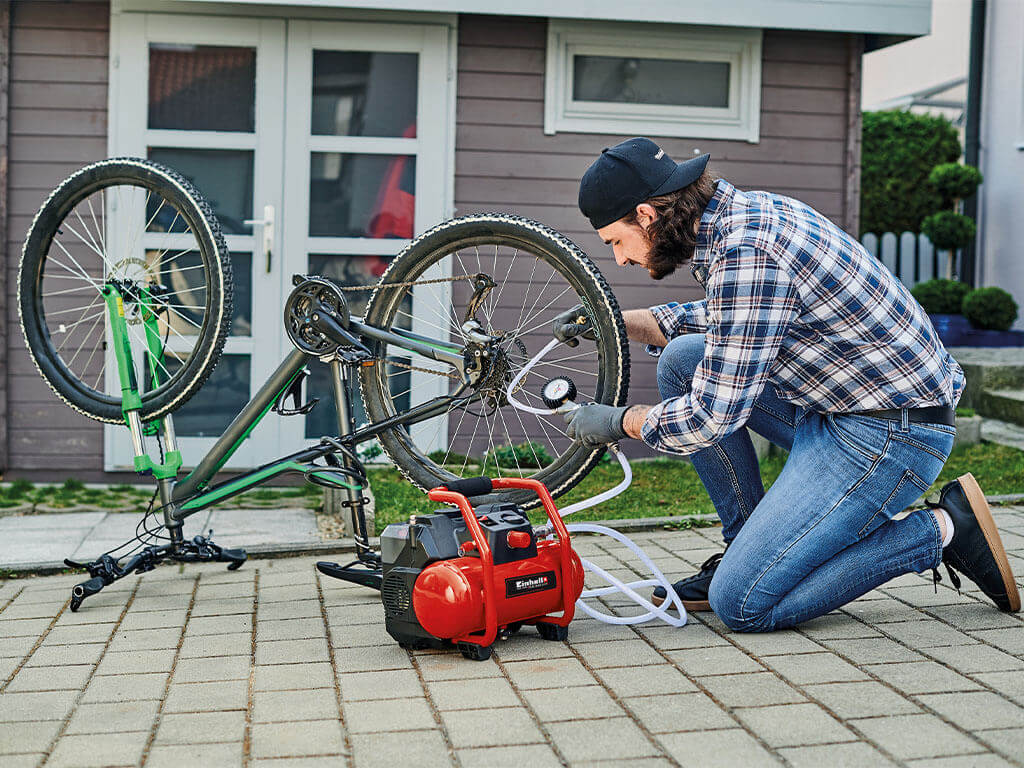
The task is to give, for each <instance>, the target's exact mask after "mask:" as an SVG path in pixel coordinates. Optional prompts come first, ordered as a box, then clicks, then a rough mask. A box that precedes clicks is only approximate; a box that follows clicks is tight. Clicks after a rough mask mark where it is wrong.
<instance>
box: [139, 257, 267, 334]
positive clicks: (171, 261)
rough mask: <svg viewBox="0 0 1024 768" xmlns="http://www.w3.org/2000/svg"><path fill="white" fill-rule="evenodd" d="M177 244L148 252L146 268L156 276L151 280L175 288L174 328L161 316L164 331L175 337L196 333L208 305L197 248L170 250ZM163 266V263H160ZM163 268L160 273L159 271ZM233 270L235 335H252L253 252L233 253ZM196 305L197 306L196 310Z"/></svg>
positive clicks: (172, 321) (233, 330) (233, 324)
mask: <svg viewBox="0 0 1024 768" xmlns="http://www.w3.org/2000/svg"><path fill="white" fill-rule="evenodd" d="M172 250H173V247H171V248H167V249H163V248H161V249H160V250H149V251H146V264H145V270H146V273H147V274H148V275H151V276H152V280H151V282H154V283H159V284H161V285H165V286H167V287H168V288H170V289H171V290H172V291H173V294H172V295H173V296H174V301H173V312H172V313H171V315H170V320H171V322H170V326H171V327H170V329H168V328H166V327H165V320H164V318H163V316H161V320H160V328H161V332H162V333H168V334H173V335H174V336H175V338H180V337H181V336H192V335H194V334H195V333H196V329H197V327H198V326H199V325H201V324H202V322H203V318H204V310H203V308H204V306H205V304H206V287H205V278H206V272H205V270H204V269H202V268H201V267H202V262H201V261H200V259H199V254H198V253H197V252H196V251H188V252H186V253H170V254H169V253H168V251H172ZM157 265H159V266H157ZM158 269H159V272H160V274H159V275H157V274H156V271H157V270H158ZM231 273H232V281H233V283H234V290H233V291H232V296H233V306H232V311H231V335H232V336H251V335H252V254H250V253H232V254H231ZM193 308H194V309H193Z"/></svg>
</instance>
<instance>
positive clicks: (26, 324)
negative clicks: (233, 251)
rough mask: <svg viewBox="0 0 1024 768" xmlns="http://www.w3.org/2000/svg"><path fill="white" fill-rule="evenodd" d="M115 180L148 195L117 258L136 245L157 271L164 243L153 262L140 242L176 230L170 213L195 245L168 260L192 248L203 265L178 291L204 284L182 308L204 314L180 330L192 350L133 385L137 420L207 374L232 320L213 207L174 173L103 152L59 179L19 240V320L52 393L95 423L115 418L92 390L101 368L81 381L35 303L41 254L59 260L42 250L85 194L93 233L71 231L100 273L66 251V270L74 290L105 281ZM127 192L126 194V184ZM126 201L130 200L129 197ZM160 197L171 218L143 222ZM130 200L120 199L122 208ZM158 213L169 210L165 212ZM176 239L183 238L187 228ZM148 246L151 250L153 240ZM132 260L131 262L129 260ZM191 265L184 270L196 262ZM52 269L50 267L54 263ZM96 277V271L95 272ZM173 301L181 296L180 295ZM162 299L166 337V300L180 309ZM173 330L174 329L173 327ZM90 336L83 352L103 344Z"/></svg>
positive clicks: (227, 263) (118, 415) (162, 410)
mask: <svg viewBox="0 0 1024 768" xmlns="http://www.w3.org/2000/svg"><path fill="white" fill-rule="evenodd" d="M122 188H129V189H130V190H133V191H136V190H137V194H140V195H141V192H142V191H143V190H144V191H145V193H146V199H145V203H143V208H142V213H143V216H142V219H141V220H142V221H143V222H144V224H143V226H142V229H141V230H140V232H141V233H142V235H140V239H139V241H138V242H136V241H134V240H132V241H129V242H130V246H129V247H128V248H127V249H125V248H121V249H120V251H119V252H118V254H117V255H121V254H124V253H127V254H128V256H126V257H124V258H123V260H122V263H125V262H130V261H131V260H132V257H133V254H134V250H133V249H134V248H135V247H136V246H138V247H140V248H142V253H143V256H144V258H143V259H142V260H141V263H142V264H143V267H142V269H143V273H144V274H148V273H150V272H151V271H152V270H154V269H155V270H156V274H157V275H158V276H162V272H161V270H162V269H163V266H164V264H165V262H164V257H166V256H167V254H168V252H169V251H170V250H171V246H167V247H164V248H163V250H162V251H161V252H160V253H159V255H158V260H157V262H156V264H155V267H154V266H153V265H152V264H150V263H149V262H147V261H146V259H147V258H148V257H149V254H150V253H151V252H152V251H146V250H145V248H146V247H147V246H144V245H143V243H142V238H143V237H148V236H150V233H152V232H154V231H155V232H157V233H158V235H157V236H159V235H161V234H163V235H165V236H167V237H171V236H175V235H179V234H180V233H181V230H180V229H175V225H176V224H177V222H178V218H177V217H178V216H179V215H180V217H181V219H182V220H183V222H184V226H186V227H187V230H186V232H187V233H191V234H192V235H193V237H194V240H195V248H194V249H192V248H186V249H184V250H181V251H180V252H179V253H176V254H175V255H174V256H173V257H172V258H171V260H168V262H166V263H167V264H171V263H172V262H173V260H174V259H184V258H186V257H191V256H192V254H193V253H194V252H195V253H198V259H199V261H198V264H199V265H200V266H201V267H202V268H203V276H202V277H201V283H202V285H201V286H197V287H189V288H188V289H187V290H184V291H182V293H194V292H197V291H198V290H199V287H202V288H203V290H204V291H205V292H204V293H203V294H202V296H203V298H202V304H201V305H200V304H199V303H196V302H195V300H194V299H189V301H190V302H192V303H190V304H189V305H188V306H187V311H189V312H197V311H199V310H201V311H202V313H203V314H202V321H201V323H197V322H194V321H190V322H191V323H192V325H195V326H196V327H197V328H198V329H199V330H198V332H197V333H194V334H191V331H188V332H189V333H190V334H191V335H193V336H195V342H194V346H193V347H192V348H191V350H190V351H188V352H184V353H181V354H187V355H188V356H187V358H186V359H184V360H182V359H181V357H180V354H176V355H175V356H176V357H177V359H178V368H177V370H176V371H174V372H172V371H171V370H170V368H166V367H165V371H166V372H167V374H168V375H167V377H166V380H165V381H163V382H159V384H158V386H156V387H155V388H152V389H149V390H147V391H143V392H140V395H141V400H142V406H141V411H140V415H141V417H142V419H143V421H150V420H153V419H156V418H159V417H161V416H163V415H165V414H167V413H170V412H172V411H174V410H176V409H177V408H179V407H181V406H182V405H183V404H184V403H186V402H187V401H188V400H189V398H191V397H192V396H193V395H194V394H195V393H196V392H197V391H198V390H199V388H200V387H201V386H202V385H203V383H204V382H205V381H206V380H207V378H208V377H209V376H210V374H211V373H212V371H213V369H214V367H215V366H216V364H217V361H218V360H219V359H220V355H221V352H222V351H223V348H224V343H225V341H226V339H227V336H228V333H229V330H230V326H231V309H232V272H231V260H230V254H229V252H228V248H227V244H226V242H225V240H224V236H223V234H222V232H221V229H220V224H219V222H218V221H217V218H216V216H215V215H214V213H213V209H212V208H211V207H210V205H209V203H207V201H206V200H205V199H204V198H203V196H202V194H200V192H199V191H198V190H197V189H196V188H195V186H193V185H192V184H191V183H190V182H189V181H188V180H186V179H185V178H184V177H182V176H181V175H180V174H179V173H177V172H176V171H174V170H172V169H170V168H167V167H166V166H162V165H160V164H158V163H154V162H152V161H149V160H145V159H141V158H132V157H120V158H111V159H108V160H102V161H100V162H97V163H93V164H91V165H88V166H85V167H84V168H81V169H80V170H78V171H76V172H75V173H74V174H72V175H71V176H69V177H68V178H67V179H65V180H64V181H63V182H61V184H60V185H59V186H58V187H57V188H56V189H55V190H54V191H53V192H52V193H51V194H50V195H49V197H48V198H47V199H46V201H45V202H44V203H43V205H42V206H41V207H40V209H39V211H38V213H36V216H35V218H34V220H33V222H32V225H31V227H30V229H29V231H28V234H27V236H26V239H25V245H24V247H23V249H22V256H21V264H20V269H19V274H18V313H19V319H20V322H21V328H22V332H23V334H24V336H25V341H26V343H27V345H28V349H29V354H30V356H31V358H32V361H33V363H34V364H35V366H36V369H37V370H38V371H39V374H40V375H41V376H42V377H43V379H44V380H45V381H46V382H47V384H49V386H50V388H51V389H52V390H53V391H54V393H56V395H57V396H58V397H60V398H61V399H62V400H63V401H64V402H65V403H66V404H67V405H69V406H70V407H71V408H73V409H74V410H76V411H78V412H79V413H82V414H84V415H86V416H88V417H90V418H92V419H96V420H97V421H101V422H106V423H111V424H118V423H123V419H124V417H123V414H122V410H121V405H122V398H121V397H120V396H119V395H117V396H115V395H110V394H107V393H106V392H105V391H102V390H101V389H100V388H99V387H100V381H101V380H102V377H103V375H104V372H103V370H102V369H101V373H100V376H98V377H97V378H96V381H95V382H94V383H93V384H92V385H90V383H89V382H88V381H86V380H84V378H85V377H84V375H79V374H76V373H75V372H74V371H72V370H71V367H70V366H71V364H73V363H74V360H72V361H71V363H68V362H67V361H65V360H64V359H63V357H62V355H61V352H60V349H59V348H58V345H55V343H54V338H53V335H52V333H51V330H55V329H51V327H50V325H49V324H48V323H47V318H46V309H45V307H44V306H43V304H44V301H43V300H44V291H43V283H44V273H45V272H46V269H47V266H48V261H50V262H52V263H53V264H57V263H58V260H57V258H56V250H57V249H54V251H55V253H54V254H51V253H50V251H51V248H53V246H54V243H55V241H56V237H57V236H58V235H61V236H64V234H65V231H64V230H65V229H71V230H72V231H73V232H76V234H77V230H75V229H74V227H73V226H72V225H74V226H80V225H79V224H77V223H75V222H73V221H71V216H72V214H73V213H74V214H75V215H76V216H77V217H78V219H79V220H80V221H81V220H82V215H81V213H80V212H79V211H78V210H77V208H76V206H78V205H79V204H80V203H82V202H83V201H87V202H88V203H89V205H90V208H89V211H90V212H93V223H94V225H95V229H96V231H95V232H88V228H87V225H86V226H83V227H82V228H83V229H85V230H86V231H87V234H88V235H89V236H88V238H86V237H84V236H82V235H81V234H79V235H78V236H79V237H80V239H81V241H82V243H84V244H85V246H86V248H85V249H83V252H87V251H89V250H91V251H94V252H95V256H92V255H91V256H90V258H92V259H95V257H96V256H98V257H99V260H100V261H99V262H98V270H99V272H98V273H96V274H91V273H90V272H89V271H88V269H87V268H85V267H81V266H80V265H79V263H78V261H77V260H75V259H74V258H73V257H72V259H71V260H72V261H73V262H74V264H75V266H76V267H77V270H76V269H72V270H70V271H71V272H72V273H73V274H77V275H78V276H79V277H80V278H81V279H80V281H79V282H80V283H81V284H82V287H81V288H80V289H72V290H82V291H88V290H90V288H91V289H93V290H95V289H96V286H97V284H98V282H105V281H106V280H107V279H108V278H109V273H108V270H111V271H112V269H113V265H112V261H111V260H112V259H113V258H116V255H115V254H114V251H115V246H120V245H121V243H120V241H118V240H117V239H116V235H117V234H118V233H114V232H111V231H109V230H110V228H111V227H110V218H111V216H113V215H114V213H113V211H114V210H115V209H114V207H113V206H112V205H111V208H110V212H108V211H107V205H108V200H109V199H110V198H111V197H112V196H113V191H115V190H116V191H117V193H118V195H119V197H118V205H119V206H120V204H121V200H120V191H121V189H122ZM96 193H100V197H99V198H98V199H97V205H98V206H101V208H100V213H101V217H100V219H99V220H98V221H97V219H96V217H95V212H94V209H93V207H92V202H93V199H94V198H92V197H91V196H92V195H94V194H96ZM128 194H131V192H129V193H128ZM154 195H156V196H159V199H160V207H158V208H157V213H154V214H153V216H152V218H150V217H149V204H150V201H151V199H155V198H153V196H154ZM130 202H131V198H130V199H129V203H130ZM165 202H168V203H169V204H170V207H169V209H168V212H169V211H171V210H173V211H175V218H174V219H173V220H172V221H171V223H170V225H169V227H168V228H167V229H166V230H165V231H161V230H159V229H151V227H152V226H153V224H154V222H155V220H156V218H157V215H158V213H160V212H161V210H162V208H163V205H164V203H165ZM128 207H129V206H125V208H126V209H127V208H128ZM166 215H168V214H167V213H165V216H166ZM122 217H123V219H128V218H129V216H128V214H127V211H126V212H125V213H123V214H122ZM146 219H148V221H147V220H146ZM82 223H83V225H84V224H85V222H82ZM62 226H63V229H62ZM158 226H159V225H158ZM178 226H179V227H181V226H182V225H181V224H178ZM183 237H184V238H185V239H187V234H186V235H184V236H183ZM90 243H91V245H90ZM108 244H110V246H111V247H110V248H108ZM58 245H59V247H60V249H61V250H63V252H64V253H65V254H68V255H69V256H70V255H71V254H70V253H69V251H68V249H67V247H66V246H64V245H62V244H59V243H58ZM73 245H74V244H73ZM149 247H150V248H151V249H152V246H149ZM174 247H177V246H174ZM159 249H160V246H156V248H155V250H159ZM183 254H184V255H183ZM108 256H109V258H108ZM135 261H139V260H138V259H135ZM133 266H136V269H138V267H137V265H133ZM65 268H66V267H65ZM196 268H197V267H191V268H190V269H193V270H194V269H196ZM54 269H55V270H56V267H54ZM127 269H128V267H127V266H125V267H124V270H125V271H126V272H127ZM172 269H177V270H178V271H179V272H180V271H184V269H183V268H181V267H177V268H174V267H172ZM79 270H80V271H79ZM100 275H102V278H101V277H100ZM63 278H64V279H65V280H71V279H73V277H69V276H66V275H64V276H63ZM189 279H192V277H191V276H190V278H189ZM186 285H189V286H190V285H191V284H190V283H186ZM171 290H172V293H171V294H170V295H171V296H180V295H182V294H181V293H174V292H173V290H174V289H171ZM63 292H64V293H68V292H70V291H68V290H65V291H63ZM56 293H60V291H53V292H50V295H53V294H56ZM96 293H97V294H98V293H99V292H98V290H96ZM179 300H180V301H184V300H183V299H179ZM101 306H102V302H101ZM165 306H166V307H167V309H166V311H167V313H168V314H167V319H166V322H165V327H166V329H167V334H166V335H167V336H169V335H170V331H171V326H172V325H175V324H176V323H177V322H178V320H177V319H175V320H174V322H172V319H171V313H172V312H175V310H173V309H170V308H171V307H175V306H177V307H185V305H184V304H171V303H170V302H169V301H167V303H166V304H165ZM161 311H164V310H161ZM176 314H177V315H178V316H180V317H186V313H185V312H183V311H181V310H178V311H177V312H176ZM186 319H187V318H186ZM102 320H103V323H102V325H103V326H106V325H107V322H108V320H107V318H106V317H105V315H103V316H102ZM98 323H99V319H97V320H94V321H93V325H94V326H95V325H96V324H98ZM63 328H64V327H63V326H61V327H60V329H61V330H63ZM105 334H106V331H105V330H101V331H100V338H105ZM178 335H179V336H180V335H182V334H181V333H180V332H179V333H178ZM93 344H94V347H93V350H92V353H91V355H90V360H91V359H92V356H94V355H95V353H96V351H97V350H98V349H101V348H102V349H105V344H106V342H105V341H104V342H103V343H102V344H100V342H99V341H94V342H93ZM135 346H136V347H138V344H137V343H136V345H135ZM166 347H167V339H166V338H165V339H164V348H165V349H166ZM142 354H144V352H143V350H141V349H138V348H135V349H133V356H135V355H142ZM102 358H103V355H102V354H101V355H100V359H102ZM89 365H90V363H89V362H87V363H86V364H85V367H86V368H88V367H89ZM90 378H91V376H90Z"/></svg>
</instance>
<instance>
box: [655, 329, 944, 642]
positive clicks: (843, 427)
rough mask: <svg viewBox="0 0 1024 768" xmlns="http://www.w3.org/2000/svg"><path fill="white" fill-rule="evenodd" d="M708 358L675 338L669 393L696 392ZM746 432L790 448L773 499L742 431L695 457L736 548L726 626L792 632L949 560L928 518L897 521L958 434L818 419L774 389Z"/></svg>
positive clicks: (699, 340) (729, 566)
mask: <svg viewBox="0 0 1024 768" xmlns="http://www.w3.org/2000/svg"><path fill="white" fill-rule="evenodd" d="M703 356H704V337H703V336H702V335H687V336H680V337H677V338H675V339H673V340H672V341H671V342H669V344H668V346H667V347H666V348H665V350H664V351H663V352H662V355H661V358H660V359H659V361H658V389H659V391H660V394H661V397H662V398H665V399H667V398H670V397H676V396H678V395H680V394H683V393H684V392H686V391H688V390H689V389H690V381H691V379H692V378H693V374H694V371H695V370H696V368H697V365H698V364H699V363H700V361H701V359H702V357H703ZM747 426H748V427H750V429H752V430H753V431H754V432H757V433H758V434H760V435H763V436H764V437H766V438H767V439H768V440H770V441H771V442H772V443H774V444H775V445H778V446H781V447H782V448H784V449H786V450H787V451H789V458H788V460H787V461H786V465H785V467H783V469H782V473H781V474H780V475H779V477H778V479H777V480H776V481H775V483H774V484H773V485H772V486H771V488H770V489H769V490H768V492H767V493H765V491H764V486H763V484H762V482H761V473H760V468H759V467H758V463H757V457H756V456H755V454H754V446H753V444H752V443H751V440H750V436H749V435H748V434H747V431H746V430H745V429H739V430H738V431H736V432H734V433H732V434H731V435H729V436H727V437H726V438H724V439H723V440H721V441H719V442H718V443H717V444H715V445H713V446H711V447H710V448H705V449H704V450H702V451H699V452H697V453H694V454H692V455H691V457H690V458H691V459H692V461H693V467H694V469H695V470H696V471H697V474H698V475H699V476H700V479H701V480H702V481H703V483H704V487H705V488H707V491H708V494H709V495H710V496H711V501H712V503H713V504H714V505H715V510H716V511H717V512H718V516H719V517H720V518H721V520H722V526H723V535H724V537H725V541H726V543H727V544H729V548H728V550H727V551H726V553H725V556H724V557H723V558H722V562H721V563H720V565H719V566H718V570H717V571H716V573H715V576H714V578H713V579H712V581H711V588H710V594H709V600H710V603H711V608H712V610H714V612H715V613H716V614H718V616H719V618H721V619H722V621H723V622H725V624H726V625H727V626H728V627H730V628H731V629H733V630H736V631H740V632H765V631H770V630H773V629H782V628H784V627H791V626H793V625H795V624H799V623H800V622H803V621H807V620H808V619H813V618H814V617H816V616H821V615H822V614H825V613H828V612H829V611H831V610H833V609H835V608H838V607H839V606H841V605H844V604H845V603H848V602H849V601H851V600H853V599H854V598H857V597H859V596H860V595H863V594H864V593H865V592H868V591H869V590H871V589H874V588H875V587H877V586H879V585H880V584H884V583H885V582H886V581H889V580H890V579H892V578H895V577H896V576H899V575H901V574H904V573H909V572H911V571H913V572H921V571H924V570H927V569H929V568H934V567H936V566H937V565H938V564H939V562H941V560H942V539H941V536H940V532H939V527H938V524H937V523H936V521H935V517H934V515H933V514H932V513H931V512H930V511H928V510H917V511H915V512H912V513H911V514H910V515H909V516H907V517H905V518H903V519H901V520H893V516H895V515H896V514H898V513H899V512H901V511H903V510H904V509H905V508H906V507H908V506H909V505H911V504H913V503H914V501H915V500H916V499H917V498H918V497H919V496H920V495H921V494H922V493H924V492H925V491H927V490H928V488H929V486H931V484H932V483H933V482H934V481H935V478H936V477H938V475H939V471H940V470H941V469H942V466H943V464H945V462H946V458H947V457H948V456H949V452H950V450H951V449H952V447H953V436H954V434H955V429H954V428H953V427H948V426H946V425H943V424H914V423H909V422H907V421H906V419H904V421H903V423H900V422H896V421H888V420H885V419H877V418H873V417H867V416H852V415H846V414H823V413H817V412H815V411H810V410H807V409H805V408H802V407H800V406H797V405H794V404H793V403H789V402H786V401H785V400H782V399H781V398H779V397H778V395H777V394H776V392H775V389H774V388H773V387H772V386H771V384H768V385H767V386H766V387H765V390H764V392H763V393H762V394H761V396H760V397H759V398H758V399H757V401H756V403H755V404H754V408H753V411H752V412H751V416H750V419H749V421H748V422H747Z"/></svg>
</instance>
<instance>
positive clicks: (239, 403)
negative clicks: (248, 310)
mask: <svg viewBox="0 0 1024 768" xmlns="http://www.w3.org/2000/svg"><path fill="white" fill-rule="evenodd" d="M169 362H170V361H169ZM168 368H170V369H172V371H173V369H174V365H173V364H171V365H168ZM249 384H250V360H249V355H221V358H220V360H219V361H217V367H216V368H214V369H213V373H212V374H210V378H209V379H207V381H206V383H205V384H203V386H202V388H201V389H200V390H199V391H198V392H197V393H196V394H195V395H194V396H193V397H192V399H191V400H189V401H188V402H187V403H185V405H183V406H182V407H181V408H179V409H178V410H177V411H175V412H174V431H175V432H176V433H177V434H178V436H179V437H220V436H221V433H222V432H223V431H224V430H225V429H226V428H227V426H228V424H230V423H231V420H232V419H234V418H235V416H236V415H238V412H239V411H241V410H242V408H244V407H245V404H246V403H248V402H249Z"/></svg>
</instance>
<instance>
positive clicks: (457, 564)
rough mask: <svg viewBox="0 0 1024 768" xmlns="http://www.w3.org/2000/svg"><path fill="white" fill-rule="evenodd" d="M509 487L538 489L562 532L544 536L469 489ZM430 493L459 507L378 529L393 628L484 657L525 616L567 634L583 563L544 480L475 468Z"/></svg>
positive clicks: (520, 515)
mask: <svg viewBox="0 0 1024 768" xmlns="http://www.w3.org/2000/svg"><path fill="white" fill-rule="evenodd" d="M505 488H525V489H528V490H532V491H534V492H535V493H536V494H537V495H538V496H539V497H540V500H541V504H543V506H544V511H545V512H546V513H547V515H548V518H549V519H550V520H551V525H552V526H553V527H554V530H555V533H556V534H557V535H558V539H557V540H553V541H552V540H540V541H538V540H537V537H536V535H535V534H534V531H533V526H532V525H530V521H529V520H528V519H527V517H526V514H525V513H524V512H523V510H522V509H521V508H519V507H518V506H516V505H515V504H511V503H502V502H499V503H495V504H482V505H480V506H478V507H477V508H476V509H474V508H473V507H472V506H471V505H470V503H469V499H468V498H467V497H475V496H483V495H485V494H488V493H491V491H492V490H494V489H499V490H500V489H505ZM428 496H429V498H430V499H431V500H432V501H437V502H443V503H448V504H454V505H455V506H457V507H458V510H439V511H437V512H435V513H434V514H430V515H417V516H415V517H414V518H412V519H410V521H409V522H408V523H401V524H391V525H389V526H388V527H387V528H385V529H384V532H383V533H382V534H381V537H380V544H381V560H382V565H383V582H382V586H381V600H382V601H383V603H384V615H385V619H384V621H385V627H386V628H387V631H388V634H389V635H391V636H392V637H393V638H394V639H395V640H397V641H398V643H399V645H401V646H402V647H403V648H426V647H445V646H450V645H451V644H452V643H454V644H456V645H457V646H458V648H459V650H460V651H462V655H463V656H465V657H466V658H467V659H475V660H477V661H483V660H484V659H487V658H489V657H490V655H491V644H492V643H493V642H494V640H495V638H497V637H498V635H499V633H500V634H501V635H502V636H506V637H507V636H509V635H511V634H513V633H514V632H516V631H517V630H518V629H519V628H520V627H521V626H523V625H524V624H535V625H536V626H537V629H538V630H539V631H540V634H541V637H543V638H544V639H545V640H564V639H565V638H566V637H567V635H568V625H569V622H570V621H572V617H573V613H574V608H575V605H576V600H577V599H578V598H579V596H580V593H581V592H582V591H583V566H582V564H581V563H580V558H579V557H578V556H577V554H576V553H575V552H574V551H573V549H572V546H571V545H570V543H569V532H568V531H567V530H566V528H565V524H564V523H563V522H562V517H561V515H559V514H558V510H557V509H556V508H555V504H554V501H553V500H552V498H551V494H550V493H548V489H547V488H546V487H545V486H544V484H543V483H540V482H538V481H536V480H527V479H519V478H499V479H495V480H492V479H490V478H486V477H476V478H470V479H467V480H457V481H453V482H451V483H448V485H447V486H442V487H439V488H434V489H433V490H432V491H430V492H429V494H428ZM553 613H560V615H557V616H553V615H551V614H553Z"/></svg>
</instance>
